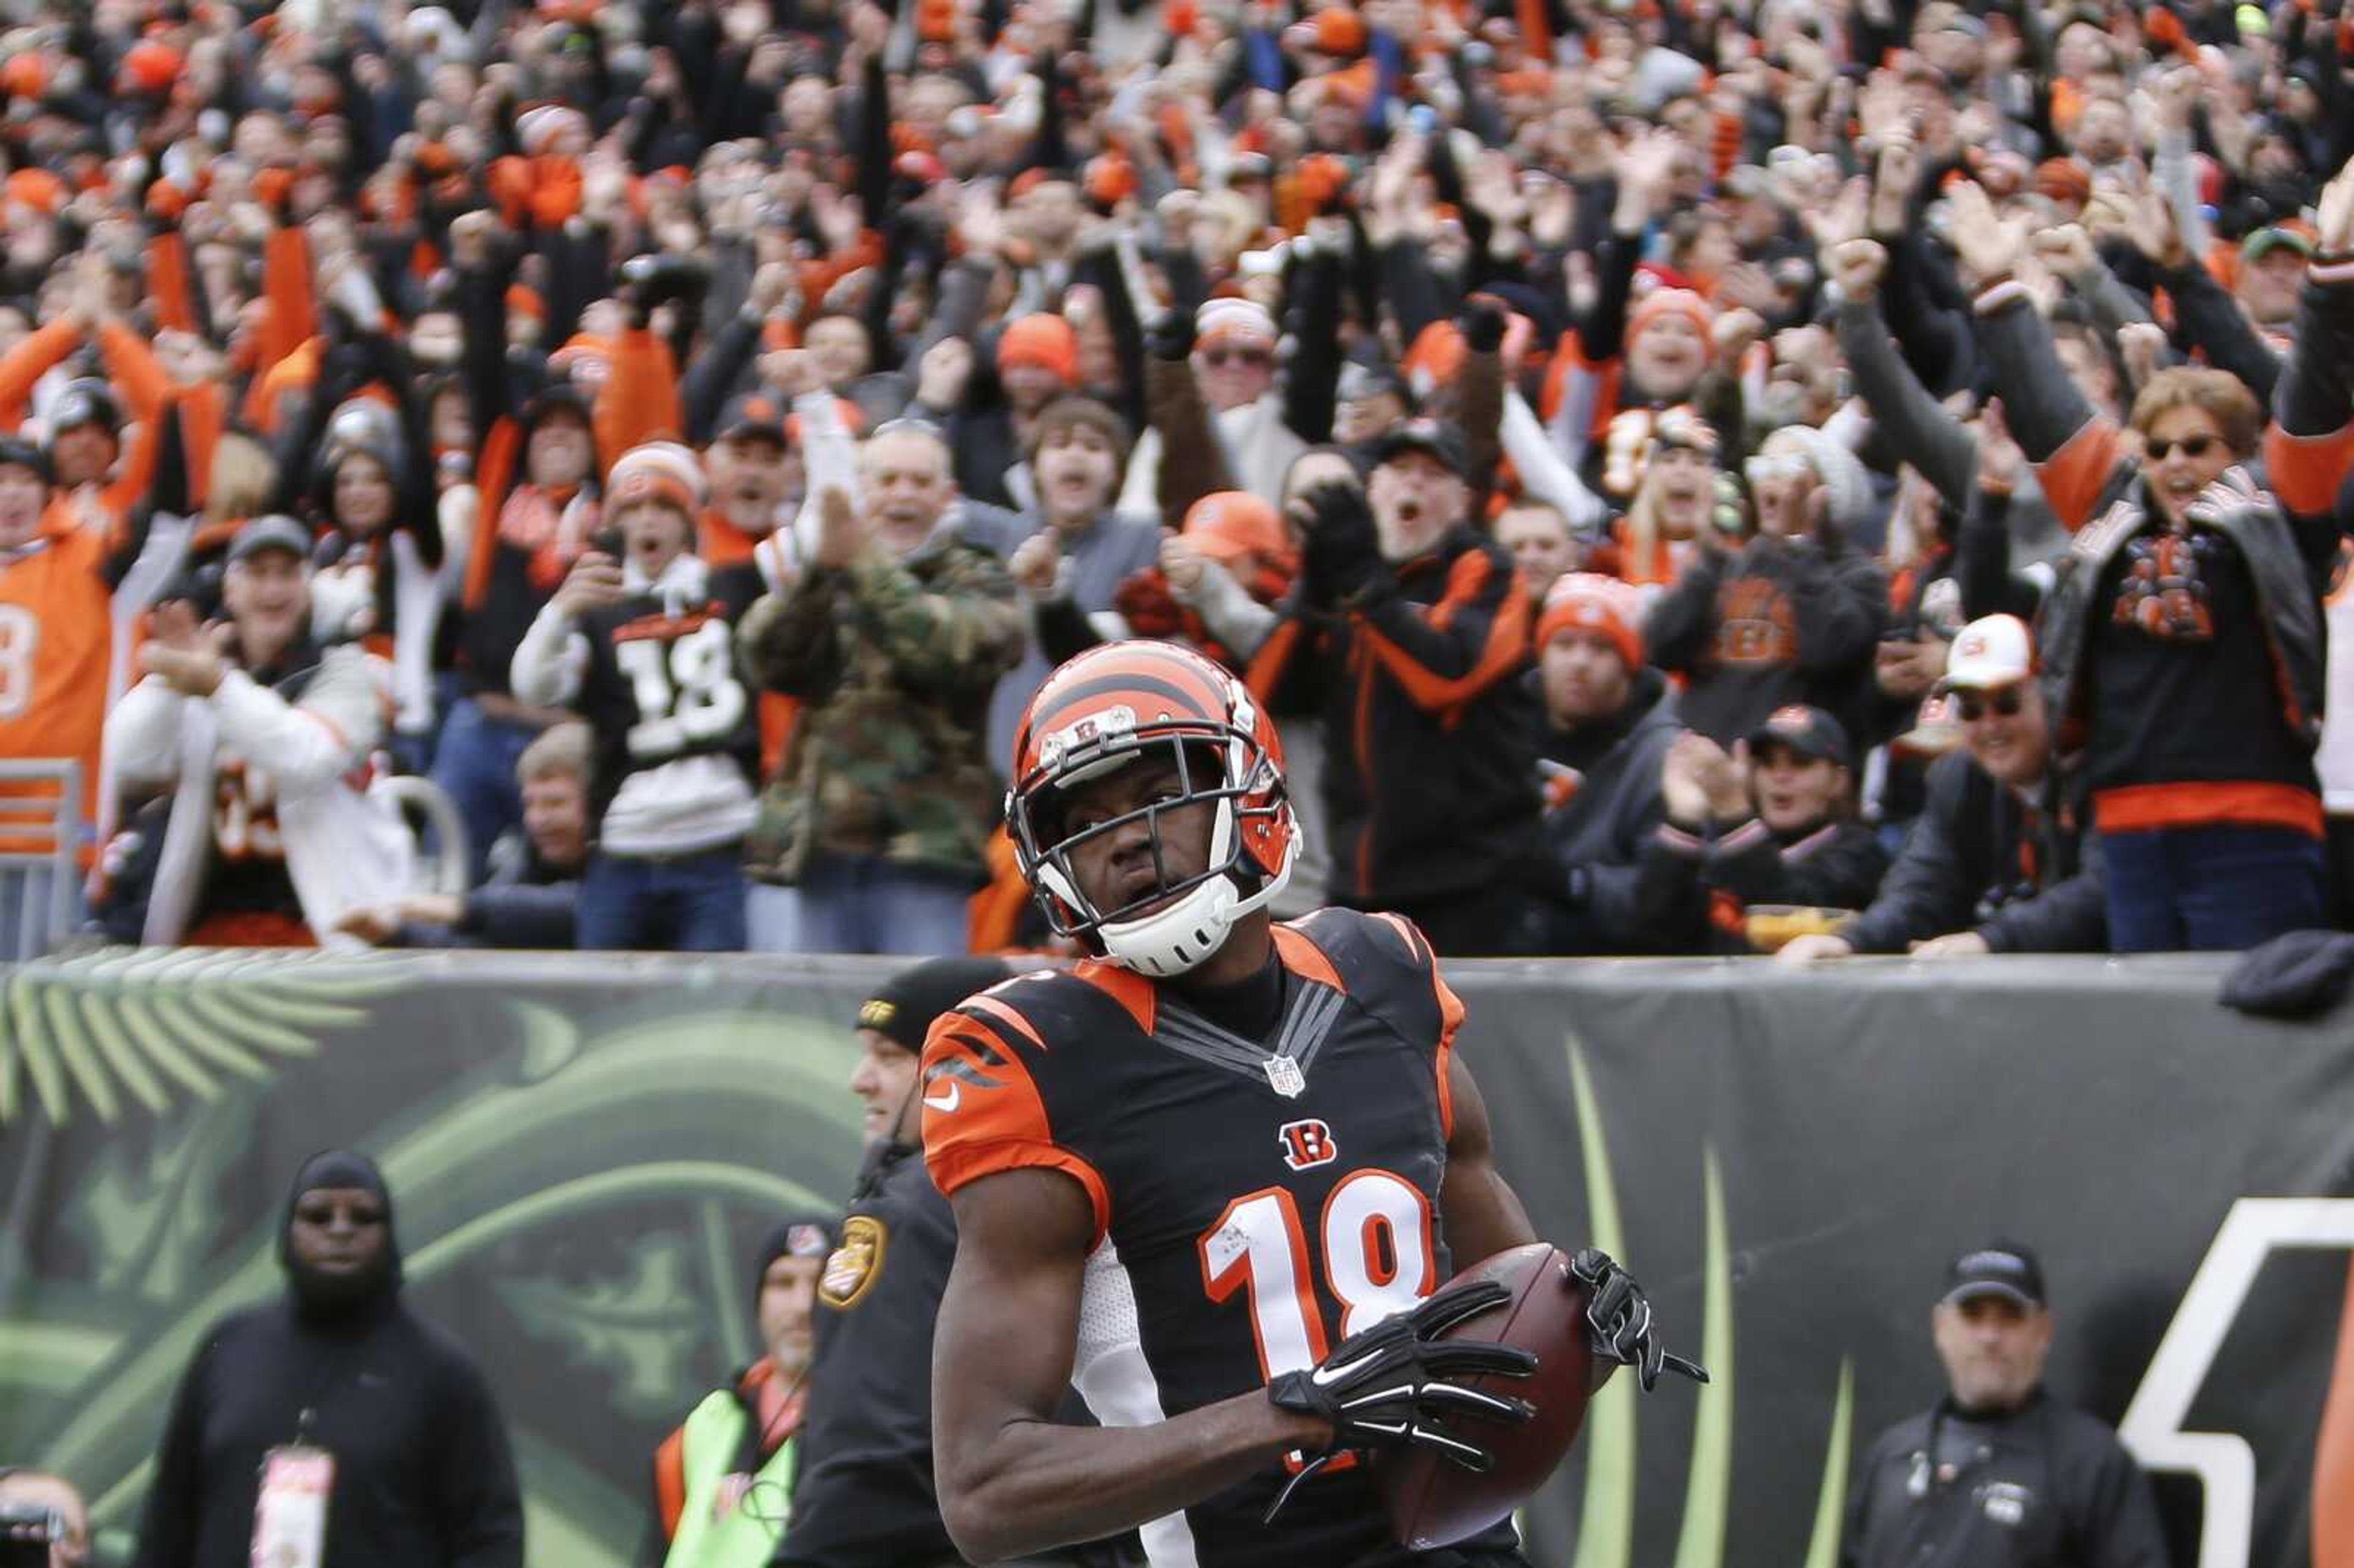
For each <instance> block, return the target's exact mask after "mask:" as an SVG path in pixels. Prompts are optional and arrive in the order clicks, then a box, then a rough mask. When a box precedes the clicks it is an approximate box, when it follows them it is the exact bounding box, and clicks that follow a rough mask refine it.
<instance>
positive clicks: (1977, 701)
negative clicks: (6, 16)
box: [1954, 686, 2027, 724]
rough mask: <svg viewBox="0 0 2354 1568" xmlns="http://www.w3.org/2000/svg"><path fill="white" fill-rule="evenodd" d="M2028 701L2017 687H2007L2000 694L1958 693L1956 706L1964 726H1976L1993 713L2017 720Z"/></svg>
mask: <svg viewBox="0 0 2354 1568" xmlns="http://www.w3.org/2000/svg"><path fill="white" fill-rule="evenodd" d="M2026 701H2027V699H2026V697H2025V696H2023V695H2022V694H2020V689H2019V688H2018V687H2017V686H2005V687H2003V688H2002V689H2001V690H2000V691H1998V692H1956V693H1955V694H1954V705H1955V706H1956V707H1957V708H1959V709H1960V710H1961V715H1962V722H1963V723H1964V724H1976V723H1978V720H1980V719H1982V718H1984V717H1986V716H1987V715H1988V712H1992V713H1993V714H1994V715H1995V716H1996V717H1998V718H2017V717H2018V716H2019V710H2020V707H2021V706H2022V705H2025V703H2026Z"/></svg>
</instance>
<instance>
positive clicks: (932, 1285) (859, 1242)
mask: <svg viewBox="0 0 2354 1568" xmlns="http://www.w3.org/2000/svg"><path fill="white" fill-rule="evenodd" d="M1012 976H1013V969H1011V968H1009V967H1008V966H1007V965H1006V963H1005V962H1004V961H1003V960H1002V959H964V958H954V959H931V960H930V961H928V962H926V963H921V964H917V966H916V967H915V968H913V969H904V970H902V971H900V972H899V973H898V974H896V975H894V976H893V977H892V978H891V980H889V981H888V982H886V983H885V985H884V986H883V987H882V988H881V989H879V990H878V991H875V994H874V995H873V996H872V997H870V998H868V999H867V1001H865V1003H864V1005H863V1006H861V1007H860V1008H859V1010H858V1046H859V1056H858V1067H857V1070H856V1071H855V1072H854V1073H853V1074H852V1075H851V1077H850V1089H851V1092H852V1093H853V1094H854V1095H856V1096H857V1097H859V1098H860V1099H861V1100H862V1101H864V1103H865V1107H866V1121H865V1134H866V1158H865V1161H864V1164H863V1165H862V1166H861V1168H860V1170H859V1173H858V1189H857V1192H855V1193H854V1195H853V1196H852V1198H851V1201H850V1208H849V1211H848V1213H846V1214H845V1215H844V1216H843V1222H842V1235H841V1240H840V1242H839V1243H838V1245H836V1246H835V1248H834V1251H833V1255H832V1257H830V1258H828V1259H827V1260H826V1265H825V1268H824V1271H823V1272H822V1274H821V1275H820V1276H819V1277H818V1287H817V1341H816V1345H817V1348H816V1355H815V1358H814V1360H813V1361H811V1366H810V1395H809V1407H808V1410H807V1412H806V1414H805V1415H804V1417H803V1420H802V1425H801V1433H802V1436H801V1449H802V1453H803V1457H802V1459H801V1465H800V1467H799V1475H798V1477H797V1478H796V1479H795V1482H794V1485H793V1509H792V1521H791V1523H790V1525H789V1526H788V1527H787V1528H786V1531H785V1538H784V1540H783V1541H782V1542H780V1543H779V1545H778V1548H777V1553H776V1556H775V1557H774V1558H773V1559H772V1561H774V1562H775V1563H780V1564H783V1563H791V1564H820V1563H822V1564H823V1565H824V1568H869V1565H873V1568H883V1565H885V1564H889V1565H890V1568H930V1565H931V1564H935V1563H954V1562H955V1561H957V1554H956V1548H955V1547H954V1546H953V1545H951V1544H949V1533H948V1529H947V1527H946V1526H944V1525H943V1524H941V1522H940V1510H939V1503H938V1499H937V1497H936V1496H935V1494H934V1491H933V1487H932V1319H933V1318H934V1316H935V1315H936V1314H937V1313H938V1310H939V1304H940V1296H941V1293H942V1292H943V1291H945V1290H946V1289H947V1288H948V1282H949V1263H950V1262H951V1261H952V1260H953V1259H954V1258H955V1256H956V1219H955V1216H954V1215H953V1214H951V1213H949V1204H948V1200H947V1199H945V1198H943V1197H941V1196H940V1194H939V1190H938V1188H936V1187H934V1186H933V1185H932V1179H931V1177H930V1175H929V1174H928V1172H927V1171H925V1169H924V1158H923V1155H924V1150H923V1145H922V1142H921V1137H922V1135H921V1133H920V1131H919V1130H918V1129H919V1128H920V1127H921V1125H922V1118H923V1111H922V1109H921V1106H920V1103H919V1098H918V1096H919V1085H918V1081H917V1065H918V1063H919V1061H920V1060H921V1057H922V1053H923V1049H924V1034H925V1032H926V1031H928V1029H930V1027H931V1024H932V1020H933V1019H935V1018H937V1017H938V1016H939V1015H940V1014H941V1013H943V1012H947V1011H948V1010H949V1009H950V1008H952V1007H954V1006H956V1004H957V1003H959V1002H960V1001H964V999H965V998H967V997H969V996H970V995H972V994H973V993H974V992H976V991H986V990H988V989H989V988H990V987H991V986H993V985H996V984H997V983H998V982H1000V981H1001V980H1008V979H1010V978H1012Z"/></svg>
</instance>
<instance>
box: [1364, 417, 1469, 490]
mask: <svg viewBox="0 0 2354 1568" xmlns="http://www.w3.org/2000/svg"><path fill="white" fill-rule="evenodd" d="M1407 452H1421V453H1422V454H1423V455H1425V456H1426V457H1428V458H1430V459H1431V460H1432V461H1435V462H1437V464H1438V465H1439V466H1440V467H1441V468H1443V469H1445V470H1447V472H1449V473H1451V474H1453V475H1454V476H1455V477H1456V478H1458V479H1461V478H1463V477H1464V476H1465V475H1466V474H1468V473H1469V472H1470V471H1471V454H1470V452H1469V450H1466V449H1465V447H1464V445H1463V432H1462V431H1460V430H1458V429H1456V428H1455V427H1454V426H1452V425H1449V424H1447V423H1445V422H1443V421H1441V420H1438V419H1402V420H1400V421H1399V422H1398V423H1396V424H1394V425H1392V426H1391V427H1390V428H1389V429H1387V430H1386V431H1384V433H1383V435H1382V439H1381V440H1378V441H1375V442H1374V443H1373V462H1374V465H1375V466H1376V467H1378V466H1380V465H1381V464H1383V463H1385V462H1389V461H1394V459H1397V458H1399V457H1403V456H1404V455H1405V454H1406V453H1407Z"/></svg>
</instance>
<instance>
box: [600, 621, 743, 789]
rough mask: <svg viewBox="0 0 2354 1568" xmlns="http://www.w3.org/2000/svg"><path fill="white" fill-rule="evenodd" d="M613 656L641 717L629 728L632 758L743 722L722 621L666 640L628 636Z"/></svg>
mask: <svg viewBox="0 0 2354 1568" xmlns="http://www.w3.org/2000/svg"><path fill="white" fill-rule="evenodd" d="M613 657H614V659H615V661H616V662H619V663H620V666H621V673H623V674H624V675H627V676H628V677H629V678H630V683H631V691H632V694H633V695H634V696H635V697H636V699H637V705H638V713H639V715H640V717H639V721H638V722H637V723H636V724H634V725H631V726H630V737H629V738H630V755H631V756H632V757H637V758H657V757H670V756H673V755H675V754H677V753H679V752H682V751H684V750H686V749H687V748H688V747H692V746H701V745H708V744H710V743H711V742H713V741H715V740H717V739H719V738H720V737H722V736H725V735H726V734H727V733H728V732H729V731H730V730H732V729H734V728H735V727H736V726H737V725H738V724H740V723H742V722H743V719H744V707H745V703H744V688H743V686H742V684H741V683H738V682H737V679H736V662H735V659H734V657H733V656H732V653H731V652H730V650H729V647H728V631H727V623H726V621H724V620H716V619H715V620H706V621H705V622H704V623H703V624H702V625H700V626H698V627H696V628H695V630H692V631H690V632H688V633H687V634H686V635H685V636H684V637H680V638H676V639H674V640H671V641H663V640H660V639H656V638H651V637H646V638H633V639H631V641H627V642H622V643H620V644H619V645H617V646H616V647H615V648H614V650H613Z"/></svg>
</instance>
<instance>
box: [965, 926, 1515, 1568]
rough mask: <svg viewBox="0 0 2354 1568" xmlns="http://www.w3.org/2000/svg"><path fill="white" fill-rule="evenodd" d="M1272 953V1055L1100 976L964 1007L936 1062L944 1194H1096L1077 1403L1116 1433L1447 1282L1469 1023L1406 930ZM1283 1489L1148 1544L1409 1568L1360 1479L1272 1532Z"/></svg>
mask: <svg viewBox="0 0 2354 1568" xmlns="http://www.w3.org/2000/svg"><path fill="white" fill-rule="evenodd" d="M1275 935H1276V948H1277V951H1278V956H1279V957H1280V959H1281V961H1282V965H1283V969H1284V980H1285V986H1284V1006H1283V1011H1282V1016H1281V1022H1279V1023H1278V1025H1277V1026H1276V1028H1275V1030H1274V1032H1273V1033H1272V1035H1271V1037H1269V1038H1267V1039H1265V1040H1253V1039H1245V1038H1243V1037H1242V1036H1240V1035H1237V1034H1235V1033H1231V1032H1230V1031H1228V1030H1226V1029H1225V1028H1222V1027H1221V1026H1219V1025H1218V1024H1216V1023H1214V1022H1211V1021H1210V1020H1208V1019H1207V1018H1204V1017H1203V1016H1201V1015H1199V1014H1197V1013H1194V1012H1190V1011H1189V1010H1188V1009H1186V1008H1185V1006H1184V1005H1183V1002H1182V997H1181V996H1180V994H1179V993H1178V992H1177V991H1173V990H1172V989H1171V988H1169V987H1166V986H1161V985H1157V984H1155V983H1154V982H1152V981H1151V980H1147V979H1145V978H1144V977H1142V976H1140V975H1137V974H1134V973H1132V972H1131V971H1129V970H1126V969H1117V968H1113V967H1110V966H1108V965H1100V964H1087V965H1082V966H1080V967H1079V968H1078V969H1076V970H1074V971H1071V972H1069V973H1052V972H1050V973H1045V974H1037V975H1028V976H1023V977H1022V978H1020V979H1017V980H1009V981H1007V982H1006V983H1005V984H1003V985H1001V986H997V987H995V988H993V989H992V990H991V991H986V992H983V993H982V994H981V995H979V996H976V997H973V998H971V999H970V1000H968V1001H966V1002H965V1003H964V1004H963V1005H962V1006H961V1007H960V1008H959V1009H957V1010H956V1011H954V1012H949V1013H948V1014H946V1015H944V1016H943V1017H942V1018H941V1019H940V1021H939V1022H938V1023H937V1024H935V1025H934V1027H933V1030H932V1033H931V1037H930V1040H929V1042H928V1045H927V1047H926V1050H925V1055H924V1078H923V1093H924V1107H925V1108H924V1145H925V1153H926V1158H927V1160H928V1163H929V1165H930V1169H931V1171H932V1176H933V1179H934V1181H936V1182H937V1183H938V1186H939V1188H940V1190H941V1191H942V1192H947V1193H950V1194H953V1193H954V1192H956V1191H957V1190H958V1189H959V1188H960V1187H962V1186H963V1185H964V1184H966V1183H967V1182H970V1181H977V1180H979V1179H980V1178H981V1177H983V1176H987V1175H991V1174H992V1173H994V1172H997V1171H1010V1170H1016V1169H1022V1168H1028V1167H1045V1168H1049V1169H1054V1170H1059V1171H1064V1172H1066V1174H1068V1175H1069V1176H1071V1177H1072V1179H1073V1180H1075V1181H1077V1182H1078V1183H1079V1184H1080V1185H1081V1186H1082V1187H1084V1188H1085V1189H1086V1190H1087V1196H1088V1198H1089V1200H1090V1202H1092V1203H1093V1205H1094V1208H1095V1215H1096V1226H1097V1245H1096V1247H1095V1250H1094V1252H1093V1254H1092V1255H1090V1257H1089V1258H1088V1261H1087V1274H1086V1284H1085V1298H1084V1300H1083V1304H1082V1307H1081V1310H1080V1315H1079V1336H1078V1338H1079V1342H1078V1345H1077V1351H1076V1360H1075V1361H1074V1364H1073V1369H1072V1375H1071V1381H1072V1383H1073V1384H1074V1385H1075V1386H1076V1388H1077V1389H1078V1391H1079V1393H1081V1394H1082V1395H1083V1396H1085V1398H1086V1400H1087V1404H1088V1406H1089V1408H1090V1409H1091V1410H1093V1412H1094V1413H1095V1415H1096V1417H1097V1419H1098V1420H1099V1421H1101V1422H1102V1423H1103V1424H1104V1425H1107V1426H1133V1425H1149V1424H1150V1423H1153V1422H1157V1421H1161V1420H1163V1419H1166V1418H1167V1417H1169V1416H1172V1415H1177V1414H1182V1413H1183V1412H1185V1411H1188V1410H1193V1409H1196V1408H1198V1407H1200V1406H1202V1405H1205V1404H1215V1403H1216V1402H1217V1401H1219V1400H1222V1399H1227V1398H1231V1397H1233V1396H1234V1395H1236V1394H1240V1393H1248V1392H1250V1391H1251V1390H1254V1389H1258V1388H1263V1387H1264V1386H1265V1385H1266V1384H1267V1381H1268V1379H1269V1378H1270V1377H1272V1376H1273V1375H1275V1374H1276V1373H1278V1372H1290V1371H1294V1370H1298V1369H1300V1368H1305V1367H1309V1366H1312V1365H1314V1364H1315V1363H1316V1362H1317V1361H1320V1360H1322V1359H1323V1357H1324V1356H1325V1354H1326V1353H1327V1352H1328V1351H1330V1350H1331V1347H1332V1346H1333V1345H1336V1344H1338V1343H1339V1342H1340V1341H1341V1339H1342V1338H1343V1337H1345V1336H1346V1335H1348V1334H1351V1333H1354V1332H1356V1331H1358V1330H1363V1329H1366V1328H1369V1327H1371V1326H1372V1325H1373V1324H1374V1323H1377V1322H1379V1321H1380V1320H1381V1319H1384V1318H1385V1317H1388V1316H1390V1315H1391V1314H1393V1313H1394V1312H1397V1311H1399V1310H1402V1309H1404V1308H1407V1307H1410V1306H1412V1305H1413V1304H1414V1303H1415V1302H1416V1301H1417V1300H1419V1299H1420V1298H1423V1297H1425V1296H1426V1295H1428V1294H1429V1293H1430V1292H1431V1291H1433V1290H1435V1289H1436V1288H1437V1287H1438V1286H1439V1285H1440V1284H1442V1283H1444V1282H1445V1281H1446V1280H1447V1278H1448V1277H1449V1276H1450V1275H1451V1274H1452V1273H1453V1269H1452V1267H1451V1266H1450V1265H1449V1263H1448V1260H1447V1246H1446V1242H1445V1239H1444V1237H1443V1236H1442V1235H1441V1234H1440V1229H1439V1224H1438V1198H1439V1184H1440V1181H1441V1180H1442V1178H1443V1177H1444V1175H1445V1171H1446V1166H1447V1138H1448V1136H1449V1133H1450V1130H1451V1112H1450V1107H1449V1104H1448V1099H1447V1054H1448V1052H1449V1050H1450V1049H1451V1048H1452V1044H1453V1040H1454V1034H1455V1030H1456V1026H1457V1024H1458V1022H1460V1020H1461V1018H1462V1015H1463V1010H1462V1005H1461V1003H1459V1002H1458V1001H1457V1000H1456V998H1455V995H1454V993H1453V992H1452V991H1448V990H1447V985H1446V982H1445V981H1444V980H1441V979H1440V978H1439V975H1438V971H1437V966H1436V964H1435V963H1434V961H1433V959H1432V956H1431V951H1430V948H1429V946H1428V945H1427V944H1426V942H1425V941H1424V940H1423V939H1422V937H1421V934H1420V933H1419V932H1417V931H1416V929H1415V928H1414V927H1413V926H1412V925H1411V924H1410V923H1408V922H1407V921H1405V920H1404V919H1401V918H1399V917H1397V916H1374V915H1362V914H1358V913H1355V912H1353V911H1349V910H1341V909H1326V910H1320V911H1319V912H1318V913H1316V914H1314V915H1310V916H1307V917H1305V918H1304V919H1301V920H1299V921H1297V922H1295V923H1293V924H1291V925H1289V926H1278V927H1276V928H1275ZM945 1372H946V1375H950V1376H953V1375H954V1369H953V1368H949V1369H945ZM1298 1462H1299V1461H1298V1459H1297V1458H1295V1459H1293V1460H1292V1461H1290V1464H1291V1467H1293V1468H1296V1467H1297V1465H1298ZM1286 1478H1287V1474H1286V1471H1285V1470H1284V1469H1282V1468H1278V1467H1270V1468H1269V1469H1268V1470H1267V1472H1266V1473H1264V1474H1262V1475H1257V1476H1254V1477H1251V1478H1249V1479H1247V1480H1246V1481H1244V1482H1241V1483H1239V1484H1238V1485H1236V1486H1235V1487H1233V1488H1231V1489H1227V1490H1226V1491H1225V1492H1223V1493H1220V1494H1219V1495H1217V1496H1215V1497H1213V1498H1210V1499H1206V1500H1205V1501H1204V1502H1201V1503H1199V1504H1196V1505H1195V1506H1193V1507H1192V1508H1189V1509H1187V1510H1184V1511H1183V1512H1182V1513H1181V1514H1172V1515H1171V1516H1169V1517H1168V1518H1165V1519H1162V1520H1156V1521H1155V1522H1153V1523H1151V1524H1149V1525H1147V1526H1145V1527H1144V1529H1143V1531H1141V1534H1142V1536H1143V1540H1144V1544H1145V1548H1146V1551H1147V1552H1149V1553H1150V1557H1151V1561H1152V1563H1153V1568H1259V1565H1262V1564H1267V1565H1273V1564H1278V1563H1279V1564H1283V1565H1285V1568H1297V1565H1298V1564H1300V1563H1319V1564H1331V1565H1333V1568H1341V1565H1344V1564H1345V1565H1372V1564H1387V1563H1411V1562H1413V1561H1415V1559H1414V1557H1413V1556H1412V1555H1411V1554H1409V1553H1406V1552H1403V1551H1402V1550H1401V1549H1400V1548H1398V1547H1396V1546H1395V1545H1394V1544H1393V1543H1392V1542H1391V1540H1390V1536H1389V1529H1388V1525H1387V1523H1386V1520H1385V1519H1384V1514H1383V1510H1382V1501H1381V1499H1380V1497H1379V1495H1378V1494H1377V1492H1376V1491H1375V1489H1374V1487H1373V1481H1372V1479H1371V1477H1370V1475H1369V1473H1368V1471H1367V1470H1366V1469H1365V1468H1363V1467H1355V1466H1351V1467H1335V1468H1333V1469H1330V1470H1328V1471H1326V1472H1325V1473H1323V1474H1321V1475H1320V1476H1318V1477H1317V1478H1314V1479H1312V1480H1310V1482H1309V1483H1308V1484H1307V1485H1306V1486H1305V1487H1303V1488H1302V1489H1300V1491H1299V1493H1298V1494H1297V1495H1295V1496H1294V1498H1293V1499H1292V1501H1291V1502H1290V1504H1289V1505H1288V1507H1287V1508H1286V1510H1285V1511H1284V1513H1283V1514H1282V1516H1281V1517H1280V1518H1279V1519H1278V1520H1277V1522H1276V1523H1275V1524H1274V1525H1273V1526H1268V1525H1266V1524H1263V1523H1261V1522H1260V1520H1261V1516H1262V1514H1264V1512H1265V1511H1266V1509H1267V1504H1268V1503H1269V1502H1270V1501H1271V1500H1272V1499H1274V1496H1275V1494H1276V1492H1277V1491H1278V1489H1280V1488H1281V1486H1282V1485H1283V1483H1284V1481H1285V1479H1286ZM1511 1542H1512V1536H1511V1531H1510V1529H1509V1527H1500V1530H1499V1531H1498V1532H1497V1533H1496V1535H1495V1536H1494V1543H1495V1544H1498V1545H1500V1546H1503V1547H1507V1548H1509V1547H1510V1546H1511ZM1489 1543H1490V1542H1489V1541H1488V1539H1486V1538H1483V1539H1482V1541H1481V1542H1480V1544H1481V1545H1483V1546H1484V1545H1487V1544H1489Z"/></svg>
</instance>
